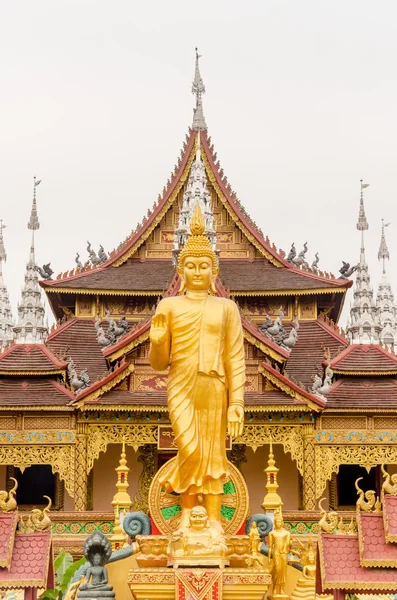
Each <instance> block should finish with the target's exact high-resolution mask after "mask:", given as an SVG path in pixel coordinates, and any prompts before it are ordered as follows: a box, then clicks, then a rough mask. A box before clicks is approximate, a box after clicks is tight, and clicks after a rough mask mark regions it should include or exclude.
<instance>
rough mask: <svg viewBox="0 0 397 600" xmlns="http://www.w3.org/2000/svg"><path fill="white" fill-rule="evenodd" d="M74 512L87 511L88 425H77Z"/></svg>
mask: <svg viewBox="0 0 397 600" xmlns="http://www.w3.org/2000/svg"><path fill="white" fill-rule="evenodd" d="M75 475H76V476H75V491H74V510H79V511H84V510H87V488H88V476H87V425H86V424H85V423H77V435H76V460H75Z"/></svg>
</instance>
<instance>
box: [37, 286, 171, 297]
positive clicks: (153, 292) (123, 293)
mask: <svg viewBox="0 0 397 600" xmlns="http://www.w3.org/2000/svg"><path fill="white" fill-rule="evenodd" d="M45 291H46V293H47V292H48V293H59V294H83V295H84V296H90V295H93V294H95V295H99V296H100V295H102V296H161V295H162V294H163V291H162V290H149V291H141V290H96V289H95V290H93V289H89V288H69V287H68V288H66V287H65V288H60V287H50V286H49V287H46V288H45Z"/></svg>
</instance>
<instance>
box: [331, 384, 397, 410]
mask: <svg viewBox="0 0 397 600" xmlns="http://www.w3.org/2000/svg"><path fill="white" fill-rule="evenodd" d="M327 408H328V409H331V408H333V409H340V410H345V409H348V408H355V409H360V408H361V409H362V410H365V409H380V410H387V409H396V408H397V379H396V378H395V377H390V376H388V377H362V376H360V377H353V376H350V377H345V376H342V377H340V378H339V379H337V380H336V381H335V382H334V384H333V385H332V388H331V391H330V392H329V393H328V394H327Z"/></svg>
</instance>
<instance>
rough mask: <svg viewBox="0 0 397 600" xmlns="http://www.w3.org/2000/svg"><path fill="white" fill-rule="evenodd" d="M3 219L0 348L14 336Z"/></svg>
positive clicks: (0, 242) (0, 268)
mask: <svg viewBox="0 0 397 600" xmlns="http://www.w3.org/2000/svg"><path fill="white" fill-rule="evenodd" d="M4 228H5V225H3V221H2V220H0V350H1V349H2V348H3V347H4V346H5V345H6V344H7V343H8V342H10V341H11V340H12V339H13V337H14V334H13V331H12V328H13V325H14V323H13V320H12V313H11V304H10V298H9V296H8V291H7V288H6V285H5V283H4V281H3V262H6V260H7V254H6V250H5V247H4V238H3V229H4Z"/></svg>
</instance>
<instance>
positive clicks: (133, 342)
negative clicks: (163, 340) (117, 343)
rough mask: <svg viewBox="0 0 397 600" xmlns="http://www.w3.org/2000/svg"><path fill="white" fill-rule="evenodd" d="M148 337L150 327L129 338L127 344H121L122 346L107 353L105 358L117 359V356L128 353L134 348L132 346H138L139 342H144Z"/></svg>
mask: <svg viewBox="0 0 397 600" xmlns="http://www.w3.org/2000/svg"><path fill="white" fill-rule="evenodd" d="M149 337H150V328H149V329H147V330H146V331H144V332H143V333H141V335H138V337H136V338H134V339H133V340H131V341H130V343H129V344H127V345H126V346H123V347H122V348H119V349H118V350H115V351H114V352H113V353H112V354H109V355H108V356H107V357H106V358H107V360H110V361H113V360H117V359H118V358H120V357H122V356H124V355H126V354H128V353H129V352H131V351H132V350H134V348H136V347H137V346H139V344H142V343H143V342H146V341H147V340H148V339H149Z"/></svg>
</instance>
